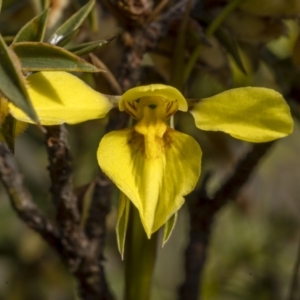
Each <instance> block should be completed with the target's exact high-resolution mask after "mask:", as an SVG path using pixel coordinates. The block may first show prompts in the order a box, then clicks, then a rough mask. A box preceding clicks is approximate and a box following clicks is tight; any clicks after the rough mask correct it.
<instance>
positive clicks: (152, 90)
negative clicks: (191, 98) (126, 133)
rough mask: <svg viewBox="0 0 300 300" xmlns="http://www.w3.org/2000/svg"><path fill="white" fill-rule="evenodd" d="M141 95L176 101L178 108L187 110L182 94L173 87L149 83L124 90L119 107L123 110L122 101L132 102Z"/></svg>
mask: <svg viewBox="0 0 300 300" xmlns="http://www.w3.org/2000/svg"><path fill="white" fill-rule="evenodd" d="M142 97H162V98H164V99H166V101H178V109H179V110H182V111H187V110H188V105H187V102H186V100H185V98H184V97H183V95H182V94H181V93H180V92H179V91H178V90H177V89H176V88H174V87H172V86H169V85H164V84H149V85H143V86H138V87H135V88H132V89H130V90H128V91H126V92H125V93H124V94H123V95H122V97H121V99H120V102H119V109H120V110H121V111H123V110H124V102H133V101H135V100H138V99H140V98H142Z"/></svg>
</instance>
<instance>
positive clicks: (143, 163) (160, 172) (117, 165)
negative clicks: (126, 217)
mask: <svg viewBox="0 0 300 300" xmlns="http://www.w3.org/2000/svg"><path fill="white" fill-rule="evenodd" d="M153 147H157V150H156V151H153V153H156V154H158V153H160V155H150V156H149V155H146V151H145V141H144V135H142V134H139V133H137V132H136V131H135V130H134V128H129V129H124V130H119V131H113V132H110V133H108V134H107V135H105V136H104V137H103V139H102V140H101V142H100V145H99V149H98V152H97V156H98V162H99V165H100V167H101V168H102V170H103V171H104V172H105V173H106V174H107V175H108V176H109V177H110V178H111V179H112V180H113V181H114V183H115V184H116V185H117V186H118V188H119V189H120V190H121V191H122V192H123V193H124V194H125V195H126V196H127V197H128V198H129V199H130V200H131V201H132V203H133V204H134V205H135V206H136V207H137V209H138V211H139V214H140V217H141V221H142V224H143V226H144V229H145V231H146V233H147V235H148V237H149V238H150V236H151V234H152V233H153V232H155V231H156V230H158V229H159V228H160V227H161V226H162V225H163V224H165V223H166V222H167V221H168V219H169V218H170V217H172V216H173V215H174V214H175V213H176V211H177V210H178V209H179V208H180V207H181V206H182V204H183V203H184V198H183V196H185V195H187V194H188V193H190V192H191V191H192V190H193V189H194V188H195V185H196V183H197V180H198V178H199V175H200V161H201V154H202V152H201V149H200V147H199V145H198V143H197V142H196V141H195V140H194V139H193V138H192V137H190V136H188V135H186V134H183V133H180V132H177V131H175V130H173V129H171V128H168V129H167V130H166V132H165V134H164V137H163V141H160V142H159V143H158V144H157V145H155V144H154V145H153Z"/></svg>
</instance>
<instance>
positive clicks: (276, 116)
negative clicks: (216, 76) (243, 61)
mask: <svg viewBox="0 0 300 300" xmlns="http://www.w3.org/2000/svg"><path fill="white" fill-rule="evenodd" d="M191 113H192V115H193V116H194V119H195V122H196V126H197V127H198V128H200V129H202V130H212V131H224V132H226V133H228V134H230V135H231V136H233V137H235V138H237V139H241V140H244V141H248V142H254V143H259V142H268V141H272V140H275V139H278V138H281V137H284V136H286V135H288V134H290V133H291V132H292V131H293V119H292V117H291V113H290V108H289V106H288V105H287V103H286V102H285V100H284V98H283V97H282V95H281V94H279V93H278V92H276V91H274V90H271V89H267V88H257V87H244V88H237V89H232V90H228V91H226V92H223V93H220V94H218V95H216V96H213V97H210V98H206V99H203V100H202V101H200V102H199V103H198V104H197V105H196V106H195V107H194V109H193V110H192V111H191Z"/></svg>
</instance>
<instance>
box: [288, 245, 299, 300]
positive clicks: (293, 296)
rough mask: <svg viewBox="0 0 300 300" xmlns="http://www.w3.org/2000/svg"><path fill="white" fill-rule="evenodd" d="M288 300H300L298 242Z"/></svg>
mask: <svg viewBox="0 0 300 300" xmlns="http://www.w3.org/2000/svg"><path fill="white" fill-rule="evenodd" d="M287 299H288V300H299V299H300V241H299V245H298V251H297V255H296V261H295V265H294V271H293V276H292V280H291V287H290V290H289V295H288V298H287Z"/></svg>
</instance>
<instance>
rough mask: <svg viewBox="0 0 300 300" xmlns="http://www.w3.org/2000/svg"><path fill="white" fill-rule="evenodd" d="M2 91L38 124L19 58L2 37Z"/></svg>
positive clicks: (0, 77)
mask: <svg viewBox="0 0 300 300" xmlns="http://www.w3.org/2000/svg"><path fill="white" fill-rule="evenodd" d="M0 91H1V93H2V94H3V95H4V97H6V98H7V99H8V100H9V101H11V102H12V103H13V104H14V105H15V106H17V107H19V108H20V109H21V110H23V111H24V112H25V113H26V114H27V115H28V116H29V117H30V118H31V119H32V120H33V121H35V122H38V118H37V115H36V113H35V111H34V109H33V107H32V105H31V102H30V99H29V95H28V93H27V90H26V86H25V79H24V77H23V75H22V73H21V66H20V65H19V61H18V58H17V57H14V55H13V53H12V52H11V51H10V49H9V48H8V47H7V45H6V44H5V42H4V40H3V38H2V36H1V35H0Z"/></svg>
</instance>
